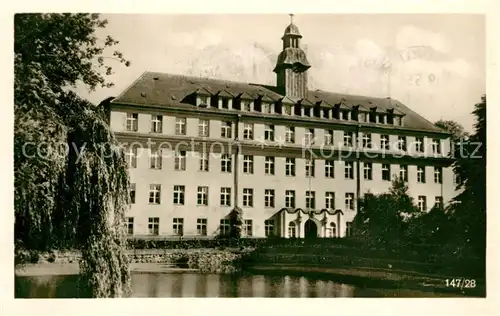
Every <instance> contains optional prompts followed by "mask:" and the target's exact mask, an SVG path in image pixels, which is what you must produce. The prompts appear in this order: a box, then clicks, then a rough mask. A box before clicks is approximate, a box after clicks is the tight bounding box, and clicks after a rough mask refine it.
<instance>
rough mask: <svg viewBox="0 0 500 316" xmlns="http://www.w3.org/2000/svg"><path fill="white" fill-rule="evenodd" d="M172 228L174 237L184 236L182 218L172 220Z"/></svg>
mask: <svg viewBox="0 0 500 316" xmlns="http://www.w3.org/2000/svg"><path fill="white" fill-rule="evenodd" d="M172 228H173V231H174V235H177V236H182V235H184V218H174V220H173V226H172Z"/></svg>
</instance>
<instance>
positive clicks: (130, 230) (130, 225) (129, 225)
mask: <svg viewBox="0 0 500 316" xmlns="http://www.w3.org/2000/svg"><path fill="white" fill-rule="evenodd" d="M125 225H126V226H125V227H126V231H127V235H133V234H134V218H133V217H127V219H126V222H125Z"/></svg>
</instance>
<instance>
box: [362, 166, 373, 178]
mask: <svg viewBox="0 0 500 316" xmlns="http://www.w3.org/2000/svg"><path fill="white" fill-rule="evenodd" d="M363 178H364V179H365V180H373V165H372V163H371V162H364V163H363Z"/></svg>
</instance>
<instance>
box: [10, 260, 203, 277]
mask: <svg viewBox="0 0 500 316" xmlns="http://www.w3.org/2000/svg"><path fill="white" fill-rule="evenodd" d="M130 271H131V272H136V273H141V272H148V273H175V272H197V271H199V269H193V268H181V267H178V266H175V265H172V264H164V263H137V262H136V263H131V264H130ZM79 272H80V268H79V266H78V263H35V264H32V263H30V264H26V265H23V266H17V267H16V271H15V274H16V276H42V275H75V274H78V273H79Z"/></svg>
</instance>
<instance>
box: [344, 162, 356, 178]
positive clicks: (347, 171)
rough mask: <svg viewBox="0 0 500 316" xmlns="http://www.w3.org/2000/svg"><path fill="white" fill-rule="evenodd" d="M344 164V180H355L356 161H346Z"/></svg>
mask: <svg viewBox="0 0 500 316" xmlns="http://www.w3.org/2000/svg"><path fill="white" fill-rule="evenodd" d="M344 164H345V166H344V178H345V179H354V161H345V162H344Z"/></svg>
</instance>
